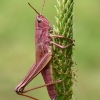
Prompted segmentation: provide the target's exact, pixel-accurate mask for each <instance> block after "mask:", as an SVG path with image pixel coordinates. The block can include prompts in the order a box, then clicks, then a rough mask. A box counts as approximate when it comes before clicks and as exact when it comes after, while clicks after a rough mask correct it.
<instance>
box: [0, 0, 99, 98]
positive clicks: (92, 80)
mask: <svg viewBox="0 0 100 100" xmlns="http://www.w3.org/2000/svg"><path fill="white" fill-rule="evenodd" d="M28 2H30V3H31V4H32V5H33V6H34V8H36V9H37V11H41V6H42V2H43V0H0V100H28V98H25V97H21V96H19V95H17V94H16V93H15V92H14V88H15V86H16V85H17V84H18V83H19V82H21V80H22V79H23V78H24V76H25V75H26V73H27V72H28V70H29V69H30V67H31V66H32V64H33V63H34V62H35V41H34V39H35V38H34V36H35V25H34V22H35V18H36V13H35V12H34V11H33V10H32V9H31V8H30V7H29V6H28V4H27V3H28ZM54 5H56V0H52V1H51V0H46V3H45V7H44V10H43V15H44V16H45V17H46V18H47V19H48V20H49V21H50V22H51V24H55V18H54V17H55V15H56V10H55V8H54ZM74 23H75V25H74V38H75V40H76V42H75V45H76V46H75V50H74V60H75V61H76V62H77V64H78V65H77V66H75V67H77V68H78V72H77V76H78V78H77V81H78V82H76V83H75V85H76V84H77V86H75V85H74V87H73V88H74V94H75V97H74V98H77V100H100V67H99V66H100V53H99V52H100V44H99V43H100V0H75V4H74ZM42 84H44V82H43V79H42V77H41V75H38V76H37V77H36V78H35V79H34V80H33V81H32V82H31V83H30V84H29V86H28V87H27V88H30V87H35V86H38V85H42ZM30 94H31V95H33V96H34V97H37V98H39V99H40V100H50V99H49V96H48V94H47V91H46V88H41V89H38V90H34V91H32V92H31V93H30Z"/></svg>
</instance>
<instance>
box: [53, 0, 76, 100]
mask: <svg viewBox="0 0 100 100" xmlns="http://www.w3.org/2000/svg"><path fill="white" fill-rule="evenodd" d="M73 4H74V0H57V5H56V7H55V8H56V11H57V15H56V17H55V19H56V26H55V30H56V31H57V32H55V34H56V35H64V36H66V37H68V38H71V39H73ZM54 41H55V42H56V43H58V44H62V45H66V44H70V42H69V41H66V40H65V39H58V38H55V39H54ZM72 54H73V47H72V46H70V47H69V48H67V49H60V48H58V47H54V49H53V60H52V66H53V69H52V70H53V77H54V80H59V79H62V80H63V82H62V83H59V84H56V85H55V86H56V91H57V94H58V100H72V96H73V90H72V85H73V78H74V77H73V76H74V75H73V70H72V68H73V59H72Z"/></svg>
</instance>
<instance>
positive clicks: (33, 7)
mask: <svg viewBox="0 0 100 100" xmlns="http://www.w3.org/2000/svg"><path fill="white" fill-rule="evenodd" d="M28 4H29V6H30V7H31V8H32V9H33V10H34V11H35V12H36V13H37V14H38V15H40V13H39V12H38V11H37V10H36V9H35V8H34V7H33V6H32V5H31V4H30V3H28ZM42 8H43V7H42Z"/></svg>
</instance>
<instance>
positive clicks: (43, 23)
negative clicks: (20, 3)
mask: <svg viewBox="0 0 100 100" xmlns="http://www.w3.org/2000/svg"><path fill="white" fill-rule="evenodd" d="M44 1H45V0H44ZM28 4H29V3H28ZM29 5H30V4H29ZM30 6H31V5H30ZM43 6H44V5H43ZM31 7H32V6H31ZM32 8H33V7H32ZM42 9H43V8H42ZM33 10H34V11H35V12H36V13H37V17H36V22H35V24H36V63H35V64H34V65H33V66H32V68H31V69H30V70H29V72H28V73H27V75H26V77H25V78H24V79H23V80H22V81H21V83H20V84H19V85H18V86H17V87H16V88H15V91H16V93H17V94H19V95H22V96H26V97H29V98H31V99H34V100H39V99H36V98H34V97H31V96H29V95H26V94H25V93H26V92H29V91H31V90H34V89H37V88H41V87H44V86H46V87H47V90H48V94H49V96H50V98H51V100H57V93H56V90H55V87H54V84H57V83H59V82H62V80H58V81H55V82H54V81H53V77H52V72H51V67H50V62H51V59H52V45H55V46H57V47H59V48H61V49H64V48H68V47H69V46H71V45H73V44H74V41H73V40H72V39H69V38H66V37H64V36H57V35H51V34H50V32H51V29H52V27H51V25H50V23H49V21H48V20H47V19H46V18H45V17H44V16H43V15H41V14H40V13H38V12H37V11H36V9H34V8H33ZM52 37H54V38H65V39H67V40H69V41H70V42H71V44H69V45H67V46H62V45H60V44H57V43H55V42H53V41H52ZM40 72H41V74H42V76H43V79H44V81H45V85H41V86H38V87H35V88H32V89H29V90H24V88H25V87H26V86H27V85H28V84H29V83H30V82H31V81H32V80H33V79H34V78H35V77H36V76H37V75H38V74H39V73H40Z"/></svg>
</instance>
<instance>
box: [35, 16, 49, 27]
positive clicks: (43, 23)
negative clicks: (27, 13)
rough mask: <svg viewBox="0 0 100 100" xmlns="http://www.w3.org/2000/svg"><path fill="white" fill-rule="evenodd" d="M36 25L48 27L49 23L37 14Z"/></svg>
mask: <svg viewBox="0 0 100 100" xmlns="http://www.w3.org/2000/svg"><path fill="white" fill-rule="evenodd" d="M36 27H39V28H48V27H50V23H49V21H48V20H47V19H46V18H45V17H44V16H43V15H38V16H37V17H36Z"/></svg>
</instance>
